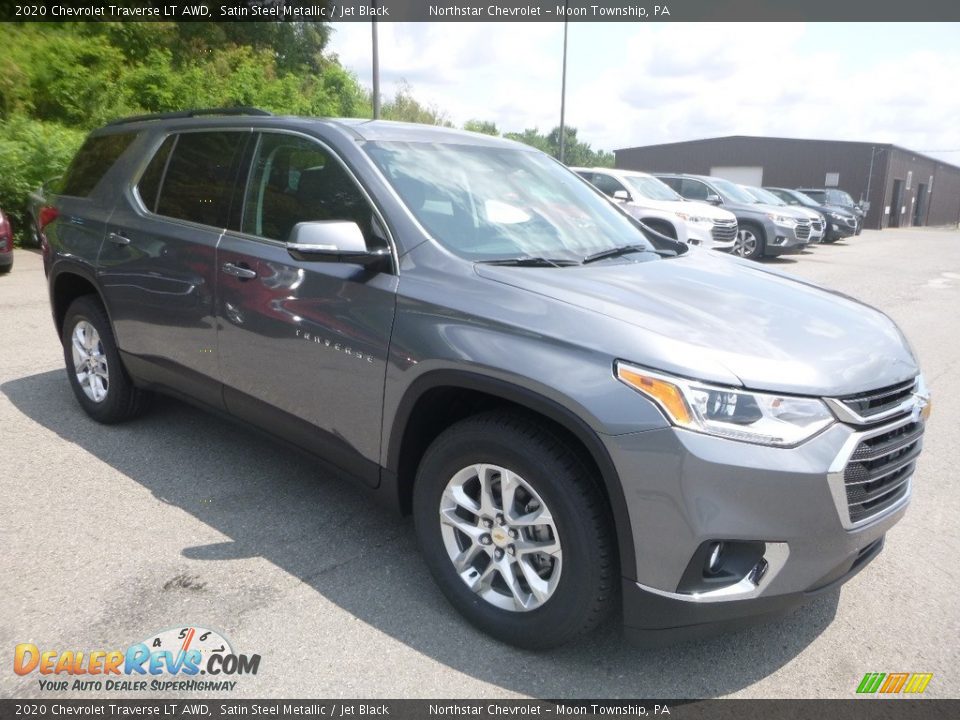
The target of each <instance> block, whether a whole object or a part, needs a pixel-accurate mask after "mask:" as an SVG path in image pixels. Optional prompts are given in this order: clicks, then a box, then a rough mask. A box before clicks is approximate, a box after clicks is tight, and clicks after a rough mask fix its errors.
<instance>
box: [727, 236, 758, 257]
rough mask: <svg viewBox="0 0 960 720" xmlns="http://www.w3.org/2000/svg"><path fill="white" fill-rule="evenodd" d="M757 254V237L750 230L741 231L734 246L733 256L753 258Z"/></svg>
mask: <svg viewBox="0 0 960 720" xmlns="http://www.w3.org/2000/svg"><path fill="white" fill-rule="evenodd" d="M756 252H757V236H756V235H754V234H753V233H752V232H751V231H750V230H740V231H739V232H738V233H737V240H736V242H735V243H734V244H733V254H734V255H739V256H740V257H753V255H754V254H756Z"/></svg>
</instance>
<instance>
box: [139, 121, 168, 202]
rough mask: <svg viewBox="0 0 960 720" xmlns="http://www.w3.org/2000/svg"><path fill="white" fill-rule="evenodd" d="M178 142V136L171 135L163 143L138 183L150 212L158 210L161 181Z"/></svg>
mask: <svg viewBox="0 0 960 720" xmlns="http://www.w3.org/2000/svg"><path fill="white" fill-rule="evenodd" d="M175 143H176V136H174V135H171V136H170V137H168V138H167V139H166V140H164V141H163V145H161V146H160V149H159V150H157V152H156V154H155V155H154V156H153V159H152V160H151V161H150V164H149V165H147V169H146V170H144V171H143V175H142V176H141V177H140V182H139V183H137V194H138V195H139V196H140V200H141V201H142V202H143V206H144V207H145V208H147V210H149V211H150V212H156V209H157V199H158V195H159V194H160V183H161V182H163V173H164V171H165V170H166V169H167V160H168V159H169V158H170V151H171V150H172V149H173V146H174V144H175Z"/></svg>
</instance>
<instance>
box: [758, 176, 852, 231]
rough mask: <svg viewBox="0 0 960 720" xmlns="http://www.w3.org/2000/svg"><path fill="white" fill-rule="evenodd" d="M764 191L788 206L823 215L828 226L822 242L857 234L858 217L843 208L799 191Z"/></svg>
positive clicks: (775, 188)
mask: <svg viewBox="0 0 960 720" xmlns="http://www.w3.org/2000/svg"><path fill="white" fill-rule="evenodd" d="M764 190H767V191H769V192H770V193H772V194H774V195H776V196H777V197H778V198H780V199H781V200H783V201H784V202H785V203H787V205H792V206H801V207H805V208H809V209H810V210H815V211H817V212H819V213H820V214H821V215H823V217H824V218H826V221H827V226H826V228H825V232H824V235H823V239H822V240H821V241H820V242H825V243H832V242H836V241H837V240H842V239H843V238H845V237H850V236H851V235H853V234H855V233H856V232H857V216H856V215H854V214H853V213H851V212H848V211H847V210H844V209H843V208H839V207H837V206H836V205H824V204H823V203H821V202H818V201H816V200H814V199H813V198H812V197H810V196H809V195H807V194H806V193H803V192H800V191H799V190H790V189H789V188H778V187H765V188H764Z"/></svg>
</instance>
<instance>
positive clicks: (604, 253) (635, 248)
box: [583, 245, 656, 265]
mask: <svg viewBox="0 0 960 720" xmlns="http://www.w3.org/2000/svg"><path fill="white" fill-rule="evenodd" d="M635 252H656V251H655V250H653V249H652V248H651V247H650V246H649V245H622V246H621V247H615V248H610V249H609V250H601V251H600V252H595V253H593V255H587V256H586V257H585V258H584V259H583V264H584V265H586V264H587V263H592V262H596V261H597V260H604V259H606V258H612V257H620V256H621V255H629V254H630V253H635Z"/></svg>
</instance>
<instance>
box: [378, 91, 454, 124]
mask: <svg viewBox="0 0 960 720" xmlns="http://www.w3.org/2000/svg"><path fill="white" fill-rule="evenodd" d="M380 115H381V117H382V118H383V119H384V120H402V121H403V122H414V123H424V124H426V125H442V126H443V127H453V123H452V122H450V119H449V117H448V116H447V113H446V112H444V111H443V110H441V109H439V108H438V107H436V106H435V105H424V104H423V103H421V102H420V101H418V100H417V99H416V98H415V97H413V88H412V87H411V86H410V83H408V82H407V81H406V80H404V81H403V82H402V83H400V87H399V88H398V89H397V94H396V95H394V96H393V99H392V100H389V101H387V102H385V103H384V104H383V107H382V108H381V113H380Z"/></svg>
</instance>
